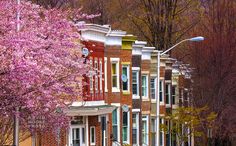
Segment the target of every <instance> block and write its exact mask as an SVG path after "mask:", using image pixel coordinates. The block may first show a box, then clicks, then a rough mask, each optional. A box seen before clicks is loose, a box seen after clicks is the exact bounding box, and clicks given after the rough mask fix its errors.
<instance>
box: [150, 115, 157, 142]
mask: <svg viewBox="0 0 236 146" xmlns="http://www.w3.org/2000/svg"><path fill="white" fill-rule="evenodd" d="M153 121H154V125H152V124H153ZM150 123H151V125H150V127H151V128H150V129H151V131H150V133H152V134H153V133H154V134H155V136H154V140H155V143H156V134H157V133H156V124H157V123H156V118H155V117H151V120H150ZM152 128H153V129H152ZM151 144H152V142H151Z"/></svg>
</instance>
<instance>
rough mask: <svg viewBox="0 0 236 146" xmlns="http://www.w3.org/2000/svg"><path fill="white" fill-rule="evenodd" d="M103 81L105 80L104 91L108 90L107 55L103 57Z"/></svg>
mask: <svg viewBox="0 0 236 146" xmlns="http://www.w3.org/2000/svg"><path fill="white" fill-rule="evenodd" d="M104 78H105V79H104V82H105V92H108V89H107V57H105V58H104Z"/></svg>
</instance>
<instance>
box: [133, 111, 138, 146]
mask: <svg viewBox="0 0 236 146" xmlns="http://www.w3.org/2000/svg"><path fill="white" fill-rule="evenodd" d="M133 114H135V115H136V122H137V123H136V124H137V137H136V138H137V144H133V146H137V145H139V112H136V113H133ZM132 129H133V125H132Z"/></svg>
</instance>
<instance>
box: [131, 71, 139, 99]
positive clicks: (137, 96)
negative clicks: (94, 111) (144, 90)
mask: <svg viewBox="0 0 236 146" xmlns="http://www.w3.org/2000/svg"><path fill="white" fill-rule="evenodd" d="M139 69H140V68H139ZM133 71H134V72H135V73H137V78H136V80H137V93H138V94H137V95H136V94H133V93H132V99H140V93H139V90H140V83H139V71H138V70H133V67H132V74H133ZM132 87H133V82H132Z"/></svg>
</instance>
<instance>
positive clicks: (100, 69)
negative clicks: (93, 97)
mask: <svg viewBox="0 0 236 146" xmlns="http://www.w3.org/2000/svg"><path fill="white" fill-rule="evenodd" d="M102 74H103V72H102V61H101V60H100V61H99V83H100V84H99V86H100V91H101V92H102Z"/></svg>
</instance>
